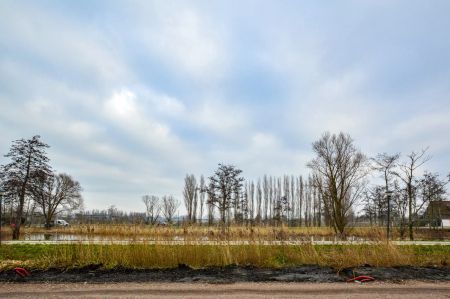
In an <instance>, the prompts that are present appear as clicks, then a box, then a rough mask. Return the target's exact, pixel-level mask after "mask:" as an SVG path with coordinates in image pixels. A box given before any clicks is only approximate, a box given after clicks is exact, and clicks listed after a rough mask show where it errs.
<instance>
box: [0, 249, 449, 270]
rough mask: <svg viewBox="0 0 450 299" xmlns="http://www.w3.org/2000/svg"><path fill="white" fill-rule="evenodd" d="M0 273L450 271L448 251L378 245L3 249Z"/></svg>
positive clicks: (0, 254) (0, 255) (1, 251)
mask: <svg viewBox="0 0 450 299" xmlns="http://www.w3.org/2000/svg"><path fill="white" fill-rule="evenodd" d="M0 261H1V262H0V263H1V264H0V267H1V268H2V269H7V268H11V267H14V266H19V265H20V266H26V267H29V268H31V269H47V268H50V267H57V268H77V267H83V266H86V265H92V264H102V266H103V267H105V268H113V267H125V268H146V269H154V268H172V267H177V266H178V265H179V264H185V265H188V266H190V267H192V268H205V267H212V266H228V265H240V266H254V267H268V268H278V267H288V266H298V265H311V264H314V265H321V266H331V267H333V268H335V269H337V270H339V269H343V268H346V267H354V266H361V265H365V264H368V265H371V266H377V267H380V266H386V267H392V266H405V265H410V266H437V267H449V264H450V246H398V247H397V246H394V245H390V244H386V243H380V244H376V245H310V244H304V245H299V246H292V245H285V246H283V245H274V246H261V245H257V244H254V245H232V246H226V245H148V244H131V245H94V244H65V245H44V244H41V245H27V244H20V245H18V244H16V245H2V246H0Z"/></svg>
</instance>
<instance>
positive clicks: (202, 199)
mask: <svg viewBox="0 0 450 299" xmlns="http://www.w3.org/2000/svg"><path fill="white" fill-rule="evenodd" d="M205 189H206V185H205V178H204V177H203V175H201V176H200V194H199V198H200V202H199V204H200V209H199V220H200V225H201V224H202V220H203V207H204V205H205V198H206V193H205V192H202V190H205Z"/></svg>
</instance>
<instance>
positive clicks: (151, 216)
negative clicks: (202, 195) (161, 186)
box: [142, 195, 180, 225]
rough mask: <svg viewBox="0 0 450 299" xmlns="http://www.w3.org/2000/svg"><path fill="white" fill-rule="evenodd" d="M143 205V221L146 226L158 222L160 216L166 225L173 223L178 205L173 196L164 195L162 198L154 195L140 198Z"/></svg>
mask: <svg viewBox="0 0 450 299" xmlns="http://www.w3.org/2000/svg"><path fill="white" fill-rule="evenodd" d="M142 202H143V203H144V205H145V219H146V222H147V223H148V224H151V225H154V224H156V223H158V222H159V220H160V217H161V214H162V216H163V217H164V218H165V221H166V222H167V223H168V224H171V223H172V222H173V219H174V216H175V213H176V211H177V209H178V207H179V205H180V203H179V202H178V200H177V199H175V197H173V195H164V196H163V197H162V198H159V197H158V196H154V195H144V196H142Z"/></svg>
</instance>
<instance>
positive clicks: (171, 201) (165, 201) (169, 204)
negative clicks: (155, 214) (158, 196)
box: [162, 195, 180, 224]
mask: <svg viewBox="0 0 450 299" xmlns="http://www.w3.org/2000/svg"><path fill="white" fill-rule="evenodd" d="M179 205H180V203H179V202H178V200H176V199H175V197H173V196H172V195H164V196H163V197H162V213H163V215H164V218H166V221H167V223H169V224H172V221H173V216H174V215H175V212H176V211H177V209H178V207H179Z"/></svg>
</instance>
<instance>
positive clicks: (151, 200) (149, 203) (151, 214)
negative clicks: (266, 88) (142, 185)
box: [142, 195, 161, 225]
mask: <svg viewBox="0 0 450 299" xmlns="http://www.w3.org/2000/svg"><path fill="white" fill-rule="evenodd" d="M142 202H143V203H144V204H145V213H146V218H147V222H148V223H150V224H151V225H155V224H156V223H157V221H158V218H159V215H160V213H161V205H160V203H159V197H158V196H154V195H144V196H142Z"/></svg>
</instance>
